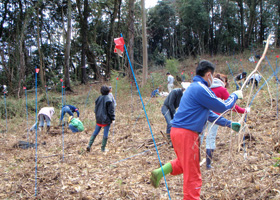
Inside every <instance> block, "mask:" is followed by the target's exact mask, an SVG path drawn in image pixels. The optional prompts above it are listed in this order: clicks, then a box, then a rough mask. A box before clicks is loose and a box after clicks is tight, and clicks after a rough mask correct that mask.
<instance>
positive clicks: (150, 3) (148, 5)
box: [145, 0, 158, 8]
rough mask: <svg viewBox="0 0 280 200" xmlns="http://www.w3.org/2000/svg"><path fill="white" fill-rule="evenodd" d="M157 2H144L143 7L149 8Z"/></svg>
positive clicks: (150, 0) (148, 0)
mask: <svg viewBox="0 0 280 200" xmlns="http://www.w3.org/2000/svg"><path fill="white" fill-rule="evenodd" d="M157 2H158V0H145V7H146V8H151V7H154V6H155V5H156V4H157Z"/></svg>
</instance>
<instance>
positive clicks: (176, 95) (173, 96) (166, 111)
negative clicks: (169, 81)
mask: <svg viewBox="0 0 280 200" xmlns="http://www.w3.org/2000/svg"><path fill="white" fill-rule="evenodd" d="M184 91H185V88H184V87H183V88H175V89H174V90H172V91H171V92H170V93H169V95H168V96H167V97H166V99H165V100H164V103H163V106H162V107H161V113H162V114H163V116H164V118H165V121H166V124H167V127H166V137H167V139H168V141H169V143H170V144H171V146H172V142H171V139H170V130H171V126H172V125H171V120H172V119H173V118H174V115H175V113H176V109H177V108H178V107H179V104H180V101H181V98H182V96H183V92H184Z"/></svg>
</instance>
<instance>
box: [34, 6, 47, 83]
mask: <svg viewBox="0 0 280 200" xmlns="http://www.w3.org/2000/svg"><path fill="white" fill-rule="evenodd" d="M36 9H37V17H36V19H37V45H38V46H37V48H38V54H39V60H40V80H41V84H42V85H41V86H42V87H45V78H44V70H43V56H42V53H41V48H40V37H41V34H40V23H39V2H37V7H36Z"/></svg>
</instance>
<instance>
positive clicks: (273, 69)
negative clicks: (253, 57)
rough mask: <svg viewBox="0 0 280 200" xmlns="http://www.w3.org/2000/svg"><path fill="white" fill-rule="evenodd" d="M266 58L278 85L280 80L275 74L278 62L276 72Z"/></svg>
mask: <svg viewBox="0 0 280 200" xmlns="http://www.w3.org/2000/svg"><path fill="white" fill-rule="evenodd" d="M265 58H266V60H267V62H268V65H269V66H270V68H271V70H272V72H273V74H274V76H275V78H276V81H277V84H279V83H280V82H279V80H278V77H277V76H276V74H275V72H276V70H277V60H276V70H275V71H274V69H273V67H272V66H271V64H270V61H269V60H268V58H267V57H266V56H265ZM277 73H278V72H277Z"/></svg>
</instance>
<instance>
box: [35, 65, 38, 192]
mask: <svg viewBox="0 0 280 200" xmlns="http://www.w3.org/2000/svg"><path fill="white" fill-rule="evenodd" d="M35 102H36V103H35V118H36V126H35V137H36V139H35V197H36V196H37V158H38V154H37V152H38V125H37V123H38V117H37V112H38V110H37V67H35Z"/></svg>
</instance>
